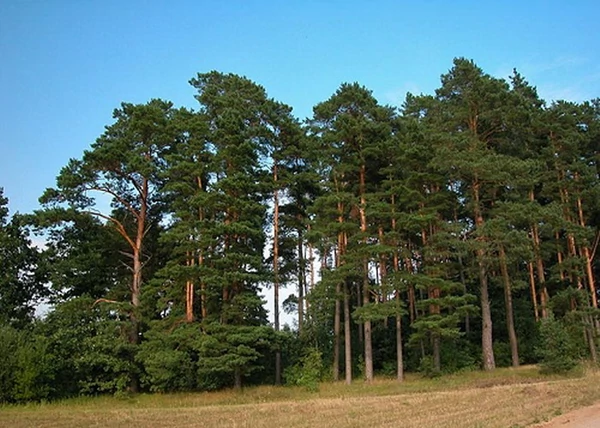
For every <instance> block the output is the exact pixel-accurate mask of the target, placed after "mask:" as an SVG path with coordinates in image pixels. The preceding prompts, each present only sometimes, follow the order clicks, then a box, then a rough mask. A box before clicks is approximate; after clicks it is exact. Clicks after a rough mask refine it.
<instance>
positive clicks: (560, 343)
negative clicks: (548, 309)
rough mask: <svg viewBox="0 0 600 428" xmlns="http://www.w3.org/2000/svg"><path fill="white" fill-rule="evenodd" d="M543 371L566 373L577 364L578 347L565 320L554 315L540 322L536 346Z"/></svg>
mask: <svg viewBox="0 0 600 428" xmlns="http://www.w3.org/2000/svg"><path fill="white" fill-rule="evenodd" d="M536 352H537V354H538V356H539V358H540V369H541V370H540V371H541V372H542V373H564V372H568V371H569V370H572V369H574V368H575V367H576V366H577V363H578V360H577V347H576V346H575V344H574V341H573V339H572V337H571V335H570V334H569V332H568V330H567V328H566V326H565V325H564V323H563V322H561V321H559V320H556V319H555V318H554V317H553V316H550V317H548V318H546V319H543V320H542V321H541V323H540V340H539V343H538V346H537V347H536Z"/></svg>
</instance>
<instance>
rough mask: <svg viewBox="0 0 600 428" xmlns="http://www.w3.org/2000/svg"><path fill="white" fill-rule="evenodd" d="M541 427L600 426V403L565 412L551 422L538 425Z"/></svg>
mask: <svg viewBox="0 0 600 428" xmlns="http://www.w3.org/2000/svg"><path fill="white" fill-rule="evenodd" d="M536 427H539V428H598V427H600V403H597V404H594V405H593V406H590V407H584V408H583V409H578V410H573V411H572V412H569V413H565V414H564V415H561V416H559V417H557V418H555V419H552V420H551V421H550V422H546V423H544V424H542V425H536Z"/></svg>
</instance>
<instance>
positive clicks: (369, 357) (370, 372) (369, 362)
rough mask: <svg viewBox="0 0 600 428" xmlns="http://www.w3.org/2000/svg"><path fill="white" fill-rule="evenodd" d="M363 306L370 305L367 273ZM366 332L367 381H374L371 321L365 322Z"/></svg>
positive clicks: (364, 277) (365, 266)
mask: <svg viewBox="0 0 600 428" xmlns="http://www.w3.org/2000/svg"><path fill="white" fill-rule="evenodd" d="M363 263H364V269H365V270H366V269H368V264H367V261H366V260H365V261H364V262H363ZM363 281H364V282H363V305H368V304H369V297H370V296H369V283H368V282H369V279H368V276H367V274H366V273H365V274H364V276H363ZM364 330H365V380H366V381H367V382H371V381H373V342H372V338H371V320H370V319H366V320H365V322H364Z"/></svg>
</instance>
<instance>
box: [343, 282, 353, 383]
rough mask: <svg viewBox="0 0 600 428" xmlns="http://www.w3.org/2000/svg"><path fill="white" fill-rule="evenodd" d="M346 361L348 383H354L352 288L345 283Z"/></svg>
mask: <svg viewBox="0 0 600 428" xmlns="http://www.w3.org/2000/svg"><path fill="white" fill-rule="evenodd" d="M344 362H345V369H346V384H347V385H350V384H351V383H352V332H351V330H350V290H349V288H348V284H344Z"/></svg>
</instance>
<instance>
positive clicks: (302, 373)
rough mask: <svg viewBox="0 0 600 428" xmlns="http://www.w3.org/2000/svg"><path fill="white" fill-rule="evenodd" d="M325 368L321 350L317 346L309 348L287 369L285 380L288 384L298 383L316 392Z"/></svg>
mask: <svg viewBox="0 0 600 428" xmlns="http://www.w3.org/2000/svg"><path fill="white" fill-rule="evenodd" d="M323 368H324V367H323V358H322V354H321V352H320V351H319V350H318V349H317V348H308V349H307V350H305V352H304V356H303V357H302V358H300V361H298V362H297V363H296V364H294V365H293V366H290V367H288V368H286V369H285V371H284V378H285V382H286V383H287V384H288V385H297V386H301V387H303V388H306V389H307V390H308V391H311V392H316V391H318V390H319V382H320V381H321V379H322V377H323Z"/></svg>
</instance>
